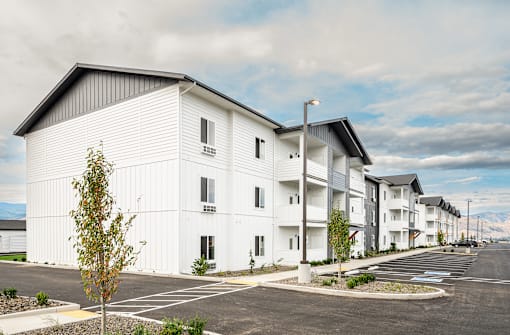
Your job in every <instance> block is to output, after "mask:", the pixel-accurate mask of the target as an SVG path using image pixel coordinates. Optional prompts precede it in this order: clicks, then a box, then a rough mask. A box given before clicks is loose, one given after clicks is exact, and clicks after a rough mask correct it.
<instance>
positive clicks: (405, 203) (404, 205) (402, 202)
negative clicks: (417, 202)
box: [388, 198, 409, 210]
mask: <svg viewBox="0 0 510 335" xmlns="http://www.w3.org/2000/svg"><path fill="white" fill-rule="evenodd" d="M388 209H396V210H400V209H405V210H409V200H408V199H401V198H397V199H390V200H389V201H388Z"/></svg>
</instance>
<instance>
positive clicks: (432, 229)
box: [420, 196, 460, 245]
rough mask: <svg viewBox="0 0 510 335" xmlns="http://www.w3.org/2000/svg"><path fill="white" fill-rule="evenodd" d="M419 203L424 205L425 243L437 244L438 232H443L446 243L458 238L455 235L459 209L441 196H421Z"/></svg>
mask: <svg viewBox="0 0 510 335" xmlns="http://www.w3.org/2000/svg"><path fill="white" fill-rule="evenodd" d="M420 203H421V204H423V205H425V206H426V214H425V218H426V230H425V232H426V240H425V243H426V244H428V245H437V244H438V233H439V232H441V233H442V234H443V236H444V239H445V242H446V243H451V242H454V241H456V240H459V237H458V236H456V233H457V231H458V230H457V229H456V228H457V226H458V223H459V222H458V219H459V218H460V211H459V210H457V209H456V208H455V207H454V206H452V205H451V204H450V203H449V202H447V201H445V200H444V199H443V197H441V196H434V197H421V198H420Z"/></svg>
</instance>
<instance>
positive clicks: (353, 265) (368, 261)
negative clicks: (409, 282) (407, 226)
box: [222, 247, 440, 285]
mask: <svg viewBox="0 0 510 335" xmlns="http://www.w3.org/2000/svg"><path fill="white" fill-rule="evenodd" d="M438 249H440V247H432V248H420V249H414V250H410V251H405V252H399V253H396V254H391V255H385V256H377V257H368V258H362V259H357V258H356V259H350V260H349V261H348V262H346V263H342V271H350V270H354V269H358V268H362V267H367V266H372V265H375V264H379V263H383V262H388V261H391V260H394V259H398V258H402V257H406V256H412V255H419V254H422V253H424V252H428V251H434V250H438ZM335 271H338V264H329V265H322V266H316V267H313V268H312V272H315V273H317V274H319V275H321V274H325V273H331V272H335ZM297 275H298V272H297V270H292V271H282V272H275V273H268V274H263V275H255V276H242V277H229V278H222V279H223V280H225V281H229V282H233V283H243V284H252V285H256V284H257V283H266V282H272V281H279V280H285V279H290V278H294V277H297Z"/></svg>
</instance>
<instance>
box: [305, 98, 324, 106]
mask: <svg viewBox="0 0 510 335" xmlns="http://www.w3.org/2000/svg"><path fill="white" fill-rule="evenodd" d="M320 103H321V102H320V101H319V100H317V99H310V100H309V101H308V102H307V104H309V105H312V106H317V105H318V104H320Z"/></svg>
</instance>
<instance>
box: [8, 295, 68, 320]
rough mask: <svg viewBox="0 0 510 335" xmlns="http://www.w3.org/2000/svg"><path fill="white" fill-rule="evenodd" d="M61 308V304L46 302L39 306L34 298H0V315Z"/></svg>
mask: <svg viewBox="0 0 510 335" xmlns="http://www.w3.org/2000/svg"><path fill="white" fill-rule="evenodd" d="M58 306H62V303H60V302H56V301H53V300H48V303H47V305H42V306H41V305H39V304H38V301H37V299H36V298H32V297H22V296H17V297H16V298H8V297H6V296H1V297H0V315H5V314H10V313H17V312H25V311H31V310H36V309H44V308H48V307H58Z"/></svg>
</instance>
